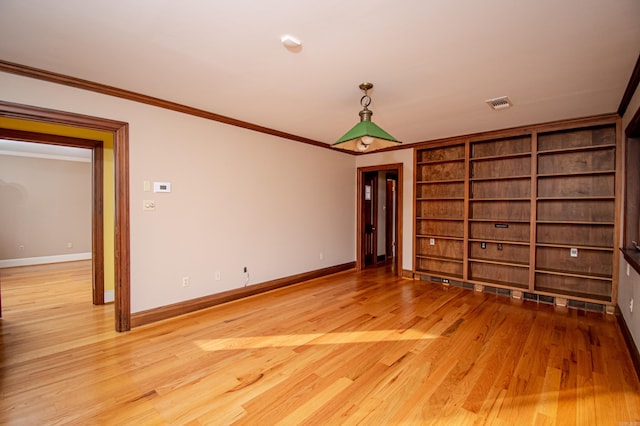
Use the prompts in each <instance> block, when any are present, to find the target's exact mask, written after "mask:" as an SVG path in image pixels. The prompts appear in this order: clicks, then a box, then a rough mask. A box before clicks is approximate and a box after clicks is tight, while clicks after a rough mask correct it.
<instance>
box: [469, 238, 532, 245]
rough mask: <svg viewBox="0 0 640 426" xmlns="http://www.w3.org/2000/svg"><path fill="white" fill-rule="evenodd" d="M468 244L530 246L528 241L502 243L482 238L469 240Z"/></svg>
mask: <svg viewBox="0 0 640 426" xmlns="http://www.w3.org/2000/svg"><path fill="white" fill-rule="evenodd" d="M469 242H475V243H490V244H510V245H514V246H528V245H531V244H530V243H529V241H504V240H488V239H482V238H469Z"/></svg>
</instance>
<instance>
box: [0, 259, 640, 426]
mask: <svg viewBox="0 0 640 426" xmlns="http://www.w3.org/2000/svg"><path fill="white" fill-rule="evenodd" d="M0 280H1V285H2V302H3V305H4V306H3V319H2V321H1V323H0V326H1V331H2V333H1V336H2V337H1V339H2V340H1V342H0V344H1V354H2V358H1V360H0V368H1V370H0V374H1V376H0V377H1V381H2V382H1V388H2V400H1V401H0V424H19V425H25V424H26V425H42V424H83V425H86V424H136V425H141V424H145V425H146V424H190V425H197V424H214V425H218V424H225V425H226V424H246V425H258V424H259V425H265V424H323V425H328V424H329V425H331V424H371V425H382V424H389V425H414V424H436V425H467V424H472V425H475V424H478V425H485V424H486V425H515V424H518V425H533V424H536V425H537V424H556V425H574V424H576V425H587V424H588V425H596V424H597V425H628V424H632V423H631V422H639V421H640V393H639V391H640V385H639V383H638V379H637V377H636V376H635V373H634V371H633V369H632V364H631V360H630V357H629V355H628V353H627V350H626V347H625V346H624V342H623V338H622V335H621V333H620V331H619V330H618V328H617V324H616V321H615V318H614V317H613V316H611V315H605V314H595V313H587V312H583V311H576V310H568V309H559V308H554V307H552V306H547V305H536V304H533V303H530V302H519V301H514V300H511V299H509V298H506V297H504V296H496V295H488V294H478V293H475V292H473V291H469V290H462V289H458V288H454V287H452V288H445V287H442V286H440V285H435V284H430V283H427V282H421V281H412V280H402V279H398V278H397V277H394V276H391V275H390V274H387V273H386V272H385V270H384V268H382V269H372V270H366V271H364V272H362V273H355V272H343V273H340V274H336V275H333V276H331V277H326V278H321V279H316V280H312V281H309V282H306V283H303V284H299V285H295V286H292V287H288V288H284V289H280V290H276V291H272V292H270V293H267V294H263V295H258V296H253V297H250V298H247V299H244V300H239V301H235V302H231V303H228V304H225V305H220V306H217V307H214V308H210V309H207V310H204V311H200V312H196V313H192V314H189V315H185V316H182V317H180V318H175V319H170V320H165V321H162V322H159V323H155V324H150V325H147V326H143V327H139V328H136V329H134V330H132V331H131V332H128V333H122V334H118V333H116V332H115V331H113V329H114V324H113V313H112V310H113V307H111V306H92V305H91V289H90V265H89V264H88V263H86V262H74V263H69V264H64V265H48V266H38V267H23V268H13V269H4V270H0Z"/></svg>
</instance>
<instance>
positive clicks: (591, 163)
mask: <svg viewBox="0 0 640 426" xmlns="http://www.w3.org/2000/svg"><path fill="white" fill-rule="evenodd" d="M615 130H616V128H615V125H609V126H597V127H591V128H586V129H577V130H564V131H556V132H549V133H540V134H539V135H538V147H537V152H538V173H537V179H538V194H537V197H536V203H537V211H538V214H537V220H536V227H537V230H538V232H537V239H536V269H535V287H534V288H535V290H537V291H540V292H546V293H554V294H561V295H564V296H566V297H568V298H587V299H595V300H598V301H603V302H611V301H612V294H613V267H614V244H615V222H616V132H615Z"/></svg>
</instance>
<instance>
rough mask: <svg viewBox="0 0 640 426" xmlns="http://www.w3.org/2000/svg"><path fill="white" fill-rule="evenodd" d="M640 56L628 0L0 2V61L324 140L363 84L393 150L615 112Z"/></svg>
mask: <svg viewBox="0 0 640 426" xmlns="http://www.w3.org/2000/svg"><path fill="white" fill-rule="evenodd" d="M284 34H292V35H294V36H295V37H297V38H299V39H300V40H301V41H302V43H303V46H302V49H301V50H300V51H299V52H297V53H296V52H291V51H288V50H287V49H285V48H284V47H283V46H282V44H281V43H280V37H281V36H282V35H284ZM639 52H640V1H638V0H613V1H612V0H561V1H558V0H518V1H514V0H484V1H473V0H438V1H436V0H398V1H390V0H386V1H385V0H366V1H365V0H350V1H346V0H322V1H320V0H272V1H259V0H181V1H171V0H136V1H131V0H109V1H106V0H103V1H98V0H91V1H89V0H28V1H25V0H1V1H0V59H3V60H5V61H10V62H16V63H19V64H23V65H28V66H32V67H36V68H42V69H45V70H49V71H53V72H57V73H62V74H66V75H70V76H73V77H77V78H82V79H87V80H91V81H96V82H99V83H103V84H107V85H111V86H115V87H118V88H122V89H126V90H131V91H134V92H139V93H142V94H145V95H150V96H154V97H158V98H162V99H166V100H169V101H173V102H178V103H181V104H185V105H188V106H192V107H196V108H200V109H204V110H207V111H210V112H214V113H217V114H221V115H225V116H229V117H233V118H236V119H240V120H244V121H248V122H251V123H255V124H258V125H261V126H265V127H270V128H273V129H276V130H279V131H283V132H288V133H292V134H295V135H299V136H303V137H306V138H310V139H314V140H317V141H321V142H325V143H332V142H333V141H335V140H336V139H338V138H339V137H340V136H342V134H343V133H345V132H346V131H347V130H348V129H349V128H351V127H352V126H353V125H354V124H355V123H356V122H357V121H358V111H359V110H360V109H361V107H360V102H359V100H360V96H361V95H362V93H361V92H360V90H359V89H358V85H359V84H360V83H362V82H364V81H370V82H372V83H373V84H374V85H375V87H374V89H373V90H372V91H371V92H370V95H371V97H372V99H373V102H372V104H371V107H370V109H371V110H373V112H374V115H373V120H374V121H375V122H376V123H377V124H378V125H380V126H381V127H382V128H384V129H385V130H387V131H388V132H389V133H391V134H392V135H394V136H395V137H396V138H398V139H400V140H402V141H403V142H405V143H413V142H420V141H425V140H432V139H437V138H441V137H448V136H457V135H462V134H468V133H475V132H480V131H487V130H494V129H503V128H509V127H513V126H519V125H526V124H536V123H542V122H546V121H552V120H559V119H565V118H574V117H583V116H589V115H595V114H602V113H611V112H615V111H616V110H617V108H618V105H619V103H620V100H621V98H622V95H623V93H624V90H625V88H626V85H627V83H628V81H629V78H630V76H631V73H632V71H633V67H634V65H635V62H636V60H637V58H638V54H639ZM505 95H506V96H509V98H510V99H511V101H512V102H513V103H514V106H513V107H512V108H510V109H508V110H502V111H493V110H491V109H490V108H489V107H488V106H487V105H486V104H485V103H484V101H485V100H487V99H491V98H496V97H499V96H505ZM0 97H1V94H0ZM107 118H108V117H107Z"/></svg>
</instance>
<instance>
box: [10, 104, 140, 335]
mask: <svg viewBox="0 0 640 426" xmlns="http://www.w3.org/2000/svg"><path fill="white" fill-rule="evenodd" d="M0 120H1V122H2V123H5V124H6V125H5V124H3V125H2V126H0V127H2V128H3V130H2V131H3V132H5V135H4V137H7V135H6V132H11V131H23V130H15V129H26V132H27V133H29V132H31V129H33V128H37V129H38V131H41V132H43V134H44V133H46V135H47V139H48V140H49V141H51V139H52V138H54V139H55V138H56V137H61V136H59V135H61V134H69V133H66V132H77V131H87V132H89V133H91V132H93V134H96V133H97V134H100V135H101V136H100V137H103V135H104V137H108V138H109V140H110V141H111V142H110V143H112V144H113V145H112V146H113V148H112V149H113V159H112V162H111V163H110V164H112V165H113V183H112V190H113V203H114V204H113V225H112V227H111V228H110V229H109V233H110V235H112V236H113V247H112V249H113V286H114V305H113V310H114V320H115V329H116V331H127V330H130V329H131V305H130V260H129V259H130V254H129V251H130V242H129V154H128V153H129V147H128V145H129V138H128V124H127V123H124V122H120V121H114V120H109V119H103V118H98V117H90V116H87V115H80V114H74V113H68V112H62V111H56V110H50V109H45V108H38V107H33V106H28V105H21V104H16V103H10V102H5V101H0ZM0 137H3V136H2V135H0ZM63 137H64V136H63ZM14 139H15V138H14ZM18 139H24V135H21V136H20V137H18ZM26 140H29V139H26ZM105 140H106V139H105ZM34 142H37V140H34ZM62 144H63V145H64V143H62ZM95 162H96V163H98V161H95ZM99 163H100V164H102V163H103V160H101V161H100V162H99ZM100 194H101V195H100V196H101V197H102V193H100ZM96 198H97V197H96ZM103 237H104V235H103ZM101 257H102V259H104V256H101ZM102 265H103V266H104V263H103V264H102ZM95 273H96V275H101V276H104V274H100V273H99V271H96V272H95ZM96 294H97V295H99V294H102V295H104V291H103V292H102V293H100V292H96Z"/></svg>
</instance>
